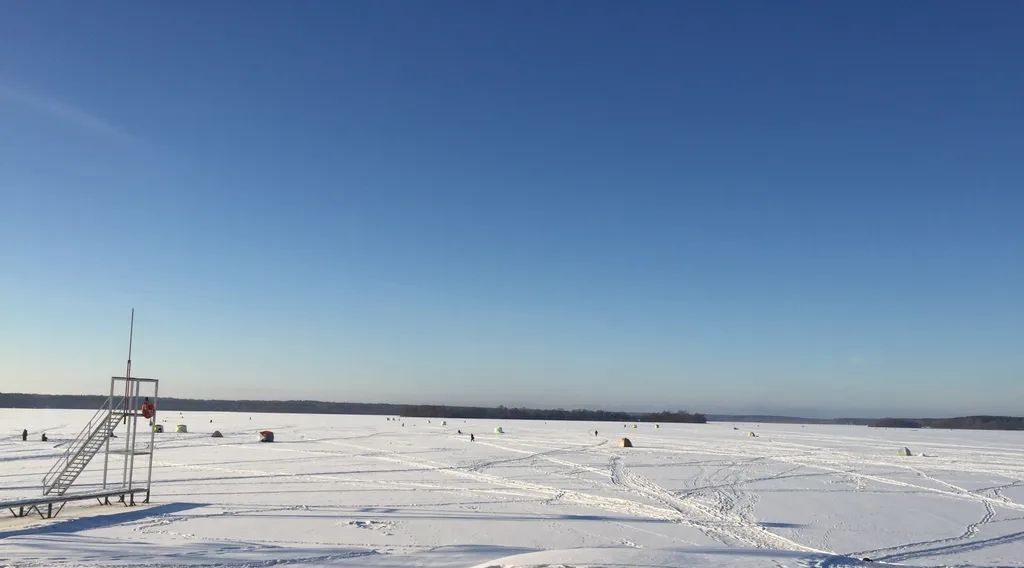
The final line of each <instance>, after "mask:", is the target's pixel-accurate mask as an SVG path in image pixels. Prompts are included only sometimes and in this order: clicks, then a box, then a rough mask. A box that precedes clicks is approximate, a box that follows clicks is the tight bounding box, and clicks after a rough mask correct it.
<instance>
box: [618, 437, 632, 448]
mask: <svg viewBox="0 0 1024 568" xmlns="http://www.w3.org/2000/svg"><path fill="white" fill-rule="evenodd" d="M619 447H620V448H632V447H633V442H630V441H629V438H619Z"/></svg>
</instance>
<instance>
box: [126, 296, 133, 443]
mask: <svg viewBox="0 0 1024 568" xmlns="http://www.w3.org/2000/svg"><path fill="white" fill-rule="evenodd" d="M134 336H135V308H132V323H131V325H130V327H129V328H128V366H127V367H126V368H125V370H124V378H125V381H124V412H125V414H124V423H125V424H127V423H128V386H129V385H130V384H131V381H129V380H128V379H131V378H132V338H133V337H134Z"/></svg>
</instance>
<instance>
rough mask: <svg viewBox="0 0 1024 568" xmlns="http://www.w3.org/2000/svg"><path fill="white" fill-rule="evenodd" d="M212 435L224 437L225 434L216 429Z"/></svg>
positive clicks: (213, 436) (212, 436)
mask: <svg viewBox="0 0 1024 568" xmlns="http://www.w3.org/2000/svg"><path fill="white" fill-rule="evenodd" d="M210 437H211V438H223V437H224V434H221V433H220V430H214V431H213V434H211V435H210Z"/></svg>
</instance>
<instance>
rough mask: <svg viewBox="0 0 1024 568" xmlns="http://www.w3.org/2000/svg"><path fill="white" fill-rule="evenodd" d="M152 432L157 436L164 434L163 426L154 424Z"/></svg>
mask: <svg viewBox="0 0 1024 568" xmlns="http://www.w3.org/2000/svg"><path fill="white" fill-rule="evenodd" d="M153 431H154V432H156V433H157V434H163V433H164V425H163V424H154V425H153Z"/></svg>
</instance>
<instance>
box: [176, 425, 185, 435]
mask: <svg viewBox="0 0 1024 568" xmlns="http://www.w3.org/2000/svg"><path fill="white" fill-rule="evenodd" d="M174 431H175V432H177V433H179V434H185V433H187V432H188V426H185V425H184V424H178V425H177V426H175V427H174Z"/></svg>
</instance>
